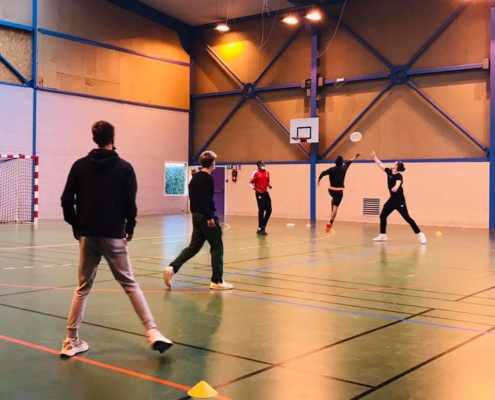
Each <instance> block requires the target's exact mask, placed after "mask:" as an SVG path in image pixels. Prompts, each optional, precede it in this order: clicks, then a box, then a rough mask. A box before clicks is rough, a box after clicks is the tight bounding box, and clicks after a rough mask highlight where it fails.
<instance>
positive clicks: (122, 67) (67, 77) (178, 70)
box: [39, 35, 189, 108]
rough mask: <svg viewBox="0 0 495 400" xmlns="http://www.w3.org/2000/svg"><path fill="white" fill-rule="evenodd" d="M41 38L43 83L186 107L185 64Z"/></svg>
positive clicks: (186, 69) (186, 70)
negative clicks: (183, 65) (180, 64)
mask: <svg viewBox="0 0 495 400" xmlns="http://www.w3.org/2000/svg"><path fill="white" fill-rule="evenodd" d="M40 43H41V45H40V49H39V53H40V56H39V65H40V71H39V75H40V82H42V83H41V85H42V86H45V87H50V88H54V89H60V90H68V91H76V92H78V93H86V94H91V95H97V96H102V97H110V98H115V99H121V100H127V101H136V102H142V103H146V104H153V105H161V106H170V107H179V108H188V107H189V91H188V88H189V69H188V68H185V67H182V66H179V65H175V64H169V63H164V62H161V61H157V60H153V59H149V58H144V57H138V56H133V55H130V54H126V53H119V52H117V51H113V50H108V49H103V48H100V47H94V46H90V45H86V44H82V43H76V42H71V41H67V40H64V39H59V38H54V37H52V36H46V35H40ZM58 75H61V76H58ZM76 78H77V79H76ZM83 81H84V85H83V84H82V83H81V82H83ZM60 85H62V86H60ZM69 88H73V89H69Z"/></svg>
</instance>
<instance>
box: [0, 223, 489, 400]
mask: <svg viewBox="0 0 495 400" xmlns="http://www.w3.org/2000/svg"><path fill="white" fill-rule="evenodd" d="M138 222H139V224H138V228H137V231H136V237H135V240H134V241H133V242H132V243H131V244H130V245H129V247H130V251H131V256H132V260H133V265H134V271H135V274H136V275H137V276H138V281H139V283H140V284H141V286H142V288H143V290H144V291H145V294H146V297H147V299H148V301H149V303H150V306H151V308H152V311H153V313H154V315H155V318H156V320H157V323H158V324H159V327H160V329H161V330H162V331H163V333H164V334H165V335H166V336H167V337H169V338H170V339H171V340H173V341H174V342H175V346H174V347H172V349H170V350H169V351H168V352H167V353H165V354H163V355H160V354H159V353H156V352H153V351H151V350H150V349H149V348H148V346H147V343H146V340H145V338H144V330H143V328H142V326H141V324H140V322H139V320H138V318H137V316H136V315H135V313H134V310H133V309H132V306H131V304H130V302H129V300H128V299H127V297H126V296H125V294H124V292H123V291H122V290H121V289H120V287H119V286H118V285H117V284H116V283H115V282H114V280H113V277H112V275H111V273H110V272H109V270H108V266H107V265H105V264H102V265H101V268H100V270H99V272H98V275H97V283H96V284H95V286H94V290H93V292H92V294H91V297H90V300H89V303H88V307H87V309H86V317H85V323H84V324H83V326H82V328H81V337H82V338H83V339H85V340H86V341H87V342H88V343H89V345H90V350H89V352H87V353H85V354H83V355H82V356H81V357H78V358H75V359H61V358H60V357H59V355H58V353H59V350H60V347H61V342H62V339H63V338H64V336H65V326H66V317H67V313H68V309H69V305H70V301H71V298H72V292H73V288H74V285H75V283H76V277H77V269H76V267H77V260H78V247H77V244H76V242H75V241H74V240H73V238H72V236H71V234H70V230H69V228H68V226H67V225H65V224H64V223H63V222H58V221H55V222H44V223H43V222H42V223H41V224H40V225H39V227H38V229H37V230H33V228H32V227H31V226H0V321H1V323H0V360H1V361H0V399H6V400H56V399H63V400H72V399H77V400H82V399H91V400H93V399H95V400H96V399H98V400H99V399H105V400H113V399H115V400H117V399H118V400H127V399H129V400H131V399H132V400H135V399H143V400H144V399H150V400H151V399H152V400H155V399H166V400H179V399H184V400H185V399H188V398H189V397H188V395H187V391H188V389H189V388H191V387H193V386H194V385H195V384H197V383H198V382H200V381H203V380H204V381H206V382H208V383H209V384H210V385H212V386H214V387H215V388H216V389H217V390H218V392H219V396H218V397H217V398H219V399H233V400H265V399H267V400H268V399H269V400H272V399H273V400H301V399H308V400H337V399H361V398H364V399H370V400H371V399H380V400H381V399H384V400H402V399H404V400H406V399H407V400H413V399H418V400H419V399H421V400H424V399H434V400H458V399H459V400H461V399H462V400H493V399H494V398H495V379H494V374H495V356H494V354H495V254H494V251H495V241H494V239H495V236H494V237H493V238H490V233H488V232H487V231H483V230H460V229H442V232H443V235H442V236H440V237H438V236H435V234H434V233H435V232H436V231H437V229H434V228H429V229H428V228H427V229H425V233H426V234H427V237H428V239H429V242H428V244H427V245H425V246H423V245H421V244H419V243H418V242H417V241H416V236H415V235H414V234H413V233H412V232H411V231H410V228H409V227H406V226H390V227H389V239H390V241H389V242H388V243H386V244H376V243H373V242H372V241H371V239H372V238H373V237H374V236H376V234H377V226H376V225H361V224H347V223H339V222H338V221H337V223H336V225H335V230H334V231H332V232H330V234H328V235H326V234H325V232H324V227H323V223H321V224H320V225H318V226H316V227H314V228H311V227H306V226H305V225H306V223H305V222H301V221H286V220H276V219H272V221H271V222H270V225H269V228H268V229H267V231H268V233H269V236H267V237H257V236H256V235H255V234H254V233H255V229H256V220H255V218H242V217H229V218H227V219H226V220H225V224H224V228H225V231H224V241H225V250H226V251H225V271H226V276H225V278H226V280H227V281H228V282H230V283H233V284H234V285H235V288H234V290H233V291H231V292H224V293H213V292H210V291H209V289H208V283H209V275H210V268H209V254H208V248H207V247H205V248H204V249H203V252H202V253H201V254H199V255H198V256H197V257H196V258H195V259H193V260H191V262H190V263H189V264H188V265H186V266H184V268H183V269H182V270H181V272H180V273H179V274H178V275H176V277H175V281H174V282H175V286H174V288H173V290H171V291H170V290H166V289H165V288H164V285H163V281H162V274H161V270H162V268H163V266H164V265H167V262H168V261H170V259H171V258H172V257H173V256H174V255H176V254H178V252H179V251H180V250H181V248H182V247H183V246H184V245H186V244H187V243H188V241H189V233H190V230H191V226H190V219H189V216H186V215H181V216H166V217H141V218H139V221H138ZM287 222H296V226H294V227H289V226H287Z"/></svg>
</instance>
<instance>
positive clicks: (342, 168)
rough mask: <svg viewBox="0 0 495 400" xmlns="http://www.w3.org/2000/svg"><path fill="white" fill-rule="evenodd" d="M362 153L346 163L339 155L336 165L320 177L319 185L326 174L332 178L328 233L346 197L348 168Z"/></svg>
mask: <svg viewBox="0 0 495 400" xmlns="http://www.w3.org/2000/svg"><path fill="white" fill-rule="evenodd" d="M360 155H361V153H357V154H356V155H355V156H354V157H353V158H351V159H350V160H349V161H348V162H346V163H345V164H344V159H343V158H342V156H338V157H337V159H336V160H335V167H331V168H328V169H327V170H326V171H323V172H322V173H321V174H320V176H319V178H318V185H320V181H321V179H322V178H323V177H324V176H327V175H328V177H329V179H330V188H329V189H328V194H329V195H330V196H331V197H332V215H331V217H330V222H329V223H328V224H327V226H326V228H325V232H326V233H328V232H330V229H332V225H333V221H334V220H335V217H336V216H337V211H338V209H339V206H340V203H341V202H342V199H343V198H344V181H345V175H346V173H347V170H348V169H349V167H350V165H351V164H352V162H353V161H354V160H355V159H356V158H358V157H359V156H360Z"/></svg>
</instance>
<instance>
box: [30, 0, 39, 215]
mask: <svg viewBox="0 0 495 400" xmlns="http://www.w3.org/2000/svg"><path fill="white" fill-rule="evenodd" d="M32 7H33V9H32V13H33V15H32V26H33V50H32V51H33V52H32V61H31V62H32V64H31V67H32V69H31V86H32V87H33V132H32V135H33V137H32V150H31V155H33V156H35V155H37V152H36V150H37V149H36V148H37V143H36V139H37V137H36V136H37V131H38V90H37V87H38V0H33V4H32ZM32 172H33V195H32V199H33V201H32V206H31V218H32V220H33V221H35V223H36V221H37V219H35V216H36V215H35V204H36V202H37V201H38V197H37V193H38V191H37V190H36V178H37V176H36V174H37V172H36V167H35V165H34V164H33V168H32Z"/></svg>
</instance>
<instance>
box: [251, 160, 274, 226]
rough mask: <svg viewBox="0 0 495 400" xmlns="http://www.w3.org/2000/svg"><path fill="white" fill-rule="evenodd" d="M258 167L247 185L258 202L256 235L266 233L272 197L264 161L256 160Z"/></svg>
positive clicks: (268, 175) (268, 174)
mask: <svg viewBox="0 0 495 400" xmlns="http://www.w3.org/2000/svg"><path fill="white" fill-rule="evenodd" d="M256 166H257V167H258V169H257V170H256V171H254V172H253V175H252V176H251V181H250V182H249V185H250V186H251V189H253V190H254V191H255V193H256V202H257V204H258V230H257V231H256V233H257V234H258V235H267V233H266V230H265V229H266V226H267V225H268V221H269V220H270V216H271V215H272V199H271V198H270V193H268V189H271V188H272V186H271V185H270V173H269V172H268V171H267V170H266V167H265V163H264V162H263V161H261V160H260V161H258V162H257V163H256Z"/></svg>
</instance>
